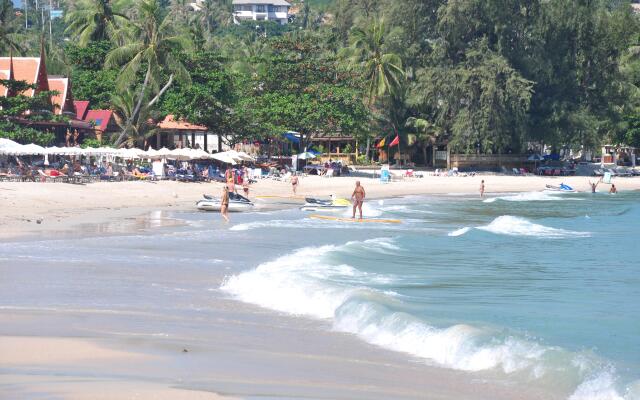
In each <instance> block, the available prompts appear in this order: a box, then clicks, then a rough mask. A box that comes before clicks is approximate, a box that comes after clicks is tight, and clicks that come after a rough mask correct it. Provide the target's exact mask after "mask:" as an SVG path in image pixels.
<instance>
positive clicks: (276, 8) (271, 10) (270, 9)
mask: <svg viewBox="0 0 640 400" xmlns="http://www.w3.org/2000/svg"><path fill="white" fill-rule="evenodd" d="M269 12H270V13H276V12H280V7H278V6H269Z"/></svg>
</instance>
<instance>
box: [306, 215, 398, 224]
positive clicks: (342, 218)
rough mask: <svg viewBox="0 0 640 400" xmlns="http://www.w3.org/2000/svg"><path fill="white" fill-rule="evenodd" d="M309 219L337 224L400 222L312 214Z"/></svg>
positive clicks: (395, 221)
mask: <svg viewBox="0 0 640 400" xmlns="http://www.w3.org/2000/svg"><path fill="white" fill-rule="evenodd" d="M309 218H313V219H322V220H325V221H338V222H360V223H362V222H371V223H378V224H401V223H402V221H400V220H399V219H375V218H364V219H358V218H344V217H334V216H331V215H317V214H313V215H309Z"/></svg>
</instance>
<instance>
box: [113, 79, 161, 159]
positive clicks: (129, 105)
mask: <svg viewBox="0 0 640 400" xmlns="http://www.w3.org/2000/svg"><path fill="white" fill-rule="evenodd" d="M111 105H112V106H113V111H114V119H115V120H116V123H117V124H118V126H120V128H121V129H122V130H126V132H127V135H126V140H125V141H124V142H123V143H124V144H125V145H127V146H128V147H133V146H135V145H140V144H143V145H144V144H146V142H147V139H149V138H150V137H151V136H153V135H154V134H155V133H156V132H157V130H158V129H157V125H155V124H154V123H153V120H152V119H151V118H150V109H149V107H143V108H142V109H141V110H140V112H139V118H138V119H137V120H136V123H135V124H132V125H130V126H129V127H127V121H128V120H129V119H130V118H131V115H132V113H133V109H134V106H135V94H134V92H133V91H131V90H127V91H125V92H122V93H118V94H116V95H114V96H113V97H112V98H111ZM118 145H119V143H118ZM145 147H146V146H145Z"/></svg>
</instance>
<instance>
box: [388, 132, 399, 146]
mask: <svg viewBox="0 0 640 400" xmlns="http://www.w3.org/2000/svg"><path fill="white" fill-rule="evenodd" d="M398 145H400V136H398V135H396V138H395V139H393V141H392V142H391V143H389V147H392V146H398Z"/></svg>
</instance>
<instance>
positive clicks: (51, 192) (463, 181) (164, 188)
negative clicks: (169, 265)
mask: <svg viewBox="0 0 640 400" xmlns="http://www.w3.org/2000/svg"><path fill="white" fill-rule="evenodd" d="M483 179H484V180H485V186H486V194H487V195H489V196H490V195H491V194H492V193H503V192H527V191H540V190H543V189H544V188H545V185H546V184H555V185H558V184H560V183H561V182H564V183H567V184H569V185H571V186H573V187H574V188H575V189H577V190H579V191H589V185H588V182H589V180H590V179H591V180H593V178H588V177H553V178H550V177H538V176H498V175H486V176H482V175H477V176H474V177H437V176H428V177H424V178H410V179H404V180H401V181H397V182H391V183H381V182H380V181H379V180H377V179H371V178H354V177H337V178H323V177H318V176H309V177H303V178H301V179H300V185H299V188H298V196H297V197H293V193H292V190H291V184H290V183H288V182H280V181H275V180H271V179H263V180H259V181H258V182H257V183H256V184H253V185H252V186H251V192H250V197H251V198H253V199H255V200H256V204H257V205H258V206H260V207H274V206H282V205H283V204H284V203H288V204H289V205H291V204H296V203H301V202H302V201H303V199H304V196H318V197H322V196H328V195H331V194H335V195H337V196H339V197H346V198H349V197H350V195H351V193H352V191H353V187H354V183H355V181H356V180H360V181H361V182H362V184H363V185H364V187H365V189H366V191H367V196H368V197H369V198H385V197H395V196H403V195H419V194H449V193H451V194H464V193H466V194H472V195H477V194H478V190H479V186H480V181H481V180H483ZM615 183H616V186H617V187H618V190H640V178H638V177H636V178H619V179H617V180H616V181H615ZM609 187H610V186H609V185H605V184H601V185H600V186H599V187H598V189H599V191H608V190H609ZM220 190H221V184H219V183H180V182H170V181H163V182H99V183H92V184H88V185H72V184H65V183H17V182H16V183H13V182H9V183H8V182H4V183H0V205H2V206H1V207H0V225H1V226H2V227H3V229H2V230H0V237H5V238H6V237H12V236H16V235H22V234H26V233H43V232H45V233H46V232H48V233H52V232H55V231H66V230H69V228H71V227H72V226H76V225H80V224H100V223H105V222H110V221H114V220H122V219H123V218H130V222H131V224H132V225H134V222H135V221H134V219H133V217H135V216H137V215H141V214H143V213H145V212H148V211H151V210H166V209H169V210H170V209H174V210H175V209H194V204H195V202H196V201H197V200H199V199H201V198H202V194H203V193H208V194H214V195H217V194H218V193H219V192H220ZM132 228H135V227H132V226H129V227H127V229H132Z"/></svg>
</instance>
